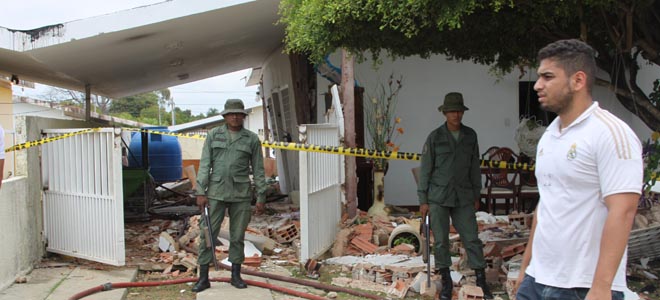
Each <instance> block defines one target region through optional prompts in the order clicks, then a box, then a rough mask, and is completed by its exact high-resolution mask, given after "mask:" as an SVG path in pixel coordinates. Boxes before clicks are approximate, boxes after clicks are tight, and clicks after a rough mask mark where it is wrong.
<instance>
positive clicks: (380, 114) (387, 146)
mask: <svg viewBox="0 0 660 300" xmlns="http://www.w3.org/2000/svg"><path fill="white" fill-rule="evenodd" d="M402 80H403V77H399V79H394V74H392V75H390V78H389V80H388V81H387V86H386V85H384V84H382V83H381V84H380V85H379V86H378V88H376V90H375V91H374V92H373V93H372V94H368V95H367V96H368V98H369V100H368V101H365V106H364V110H365V117H366V125H367V131H368V132H369V135H370V136H371V140H370V142H369V147H370V148H371V149H374V150H376V151H399V146H397V145H396V144H395V141H396V138H397V137H398V136H399V135H402V134H403V133H404V130H403V127H401V126H400V125H399V123H401V118H398V117H396V116H395V115H394V112H395V110H396V104H397V102H398V101H397V100H398V96H399V91H400V90H401V87H402V83H401V82H402ZM374 163H375V167H376V169H377V170H386V169H387V160H385V159H374Z"/></svg>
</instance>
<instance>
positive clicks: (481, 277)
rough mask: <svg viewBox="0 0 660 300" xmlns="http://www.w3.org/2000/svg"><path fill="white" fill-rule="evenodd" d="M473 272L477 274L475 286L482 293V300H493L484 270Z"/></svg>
mask: <svg viewBox="0 0 660 300" xmlns="http://www.w3.org/2000/svg"><path fill="white" fill-rule="evenodd" d="M474 272H475V273H476V274H477V286H478V287H480V288H481V290H482V291H483V292H484V299H493V294H491V293H490V289H489V288H488V284H487V283H486V272H485V271H484V269H475V270H474Z"/></svg>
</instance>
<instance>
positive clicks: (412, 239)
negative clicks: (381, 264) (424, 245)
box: [392, 232, 420, 252]
mask: <svg viewBox="0 0 660 300" xmlns="http://www.w3.org/2000/svg"><path fill="white" fill-rule="evenodd" d="M401 244H408V245H412V246H414V247H415V252H418V251H419V247H420V244H419V239H417V237H416V236H415V235H413V234H412V233H408V232H404V233H401V234H399V235H397V236H396V237H395V238H394V240H393V241H392V246H394V247H396V246H398V245H401Z"/></svg>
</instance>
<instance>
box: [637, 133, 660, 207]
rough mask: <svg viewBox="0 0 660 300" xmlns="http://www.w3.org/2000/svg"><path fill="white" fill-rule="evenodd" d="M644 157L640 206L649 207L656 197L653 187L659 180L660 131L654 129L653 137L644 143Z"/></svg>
mask: <svg viewBox="0 0 660 300" xmlns="http://www.w3.org/2000/svg"><path fill="white" fill-rule="evenodd" d="M642 159H643V161H644V184H643V185H642V189H643V194H642V197H641V199H640V207H647V206H650V205H651V201H652V200H653V198H654V197H652V195H651V187H653V185H655V183H656V181H657V180H658V171H659V169H660V132H658V131H654V132H653V133H652V134H651V138H650V139H648V140H647V141H646V142H645V143H644V148H643V150H642Z"/></svg>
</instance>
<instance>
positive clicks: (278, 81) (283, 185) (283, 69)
mask: <svg viewBox="0 0 660 300" xmlns="http://www.w3.org/2000/svg"><path fill="white" fill-rule="evenodd" d="M262 70H263V73H262V75H263V91H261V94H262V95H263V97H264V99H265V100H267V99H268V98H270V97H271V94H272V93H273V91H275V90H279V89H281V88H284V87H288V88H289V95H290V99H291V101H292V102H291V103H292V104H295V101H294V98H293V97H294V95H293V81H292V78H291V63H290V61H289V57H288V56H287V55H285V54H283V53H282V48H279V49H277V50H275V51H274V52H273V53H272V54H271V55H270V56H269V57H268V59H267V60H266V63H264V65H263V67H262ZM292 117H293V121H294V124H297V120H296V119H295V110H294V113H293V115H292ZM268 125H269V128H271V129H272V120H271V119H270V117H269V123H268ZM271 133H272V130H271ZM291 134H292V135H293V139H294V141H296V140H297V139H298V135H297V134H296V132H292V133H291ZM271 136H272V135H271ZM283 155H287V160H288V171H289V176H291V178H287V177H286V176H283V175H285V174H286V171H285V169H284V159H282V158H283ZM275 156H276V157H277V173H278V174H279V181H280V189H281V191H282V193H288V192H290V191H293V190H297V189H298V186H297V183H298V180H296V179H297V177H298V173H299V171H298V153H294V152H289V153H286V151H280V150H276V151H275Z"/></svg>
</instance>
